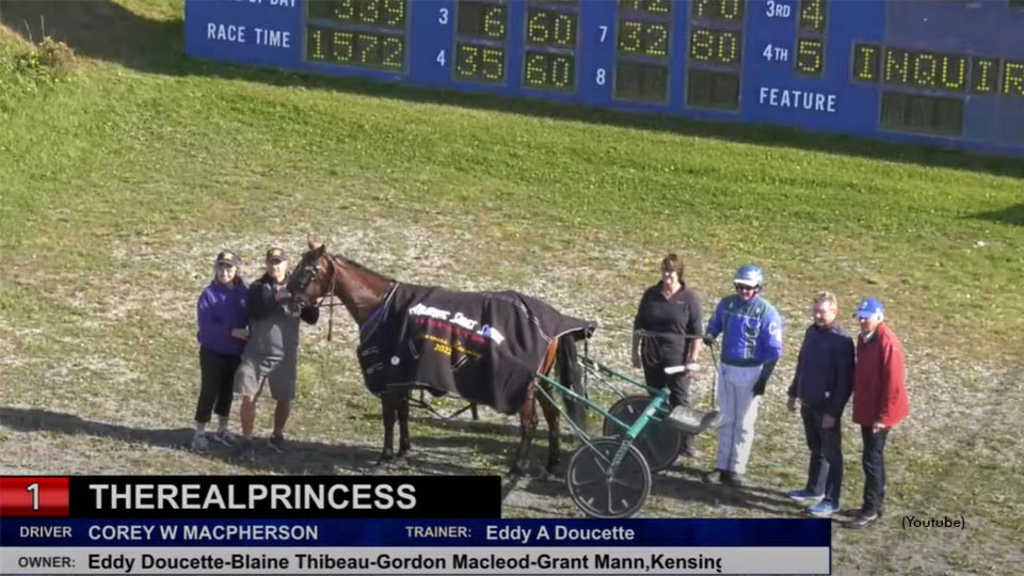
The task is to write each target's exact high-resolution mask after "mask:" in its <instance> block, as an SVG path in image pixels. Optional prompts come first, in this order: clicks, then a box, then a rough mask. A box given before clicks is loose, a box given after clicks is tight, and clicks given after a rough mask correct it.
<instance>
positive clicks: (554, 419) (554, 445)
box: [538, 382, 562, 476]
mask: <svg viewBox="0 0 1024 576" xmlns="http://www.w3.org/2000/svg"><path fill="white" fill-rule="evenodd" d="M540 385H541V386H543V387H544V391H545V392H547V393H548V396H551V397H552V398H553V397H554V396H553V395H552V393H553V392H554V390H553V389H552V387H551V385H550V384H548V383H547V382H541V384H540ZM538 401H539V402H540V408H541V410H542V411H543V412H544V420H545V421H546V422H547V424H548V465H547V468H546V470H547V473H548V474H550V475H552V476H557V475H558V471H557V468H558V464H559V462H560V461H561V459H562V449H561V446H560V441H561V434H559V430H558V414H559V412H558V408H556V407H555V406H554V405H552V404H551V401H550V400H548V399H547V397H541V398H538Z"/></svg>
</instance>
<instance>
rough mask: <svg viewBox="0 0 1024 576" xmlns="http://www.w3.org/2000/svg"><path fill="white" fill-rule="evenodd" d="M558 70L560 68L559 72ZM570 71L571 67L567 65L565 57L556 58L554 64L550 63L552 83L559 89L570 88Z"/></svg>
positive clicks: (567, 60)
mask: <svg viewBox="0 0 1024 576" xmlns="http://www.w3.org/2000/svg"><path fill="white" fill-rule="evenodd" d="M559 65H561V66H559ZM559 68H561V71H559ZM571 69H572V66H571V65H570V63H569V58H567V57H565V56H558V57H556V58H555V60H554V62H552V63H551V80H552V82H553V83H554V84H555V85H556V86H558V87H560V88H568V87H570V86H572V75H571V73H570V70H571Z"/></svg>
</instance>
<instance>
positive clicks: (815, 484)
mask: <svg viewBox="0 0 1024 576" xmlns="http://www.w3.org/2000/svg"><path fill="white" fill-rule="evenodd" d="M800 415H801V416H803V419H804V436H805V437H806V438H807V448H808V449H810V451H811V459H810V462H809V463H808V465H807V486H806V488H807V489H808V490H810V491H811V492H814V493H815V494H821V495H824V496H825V499H826V500H828V501H830V502H832V504H834V505H836V506H838V505H839V496H840V494H841V493H842V488H843V438H842V422H840V421H839V419H838V418H837V419H836V422H835V424H833V425H832V427H831V428H824V427H823V426H822V424H821V421H822V420H823V419H824V418H825V411H824V410H822V409H820V408H810V407H807V406H804V407H802V408H800Z"/></svg>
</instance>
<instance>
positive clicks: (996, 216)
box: [968, 162, 1024, 226]
mask: <svg viewBox="0 0 1024 576" xmlns="http://www.w3.org/2000/svg"><path fill="white" fill-rule="evenodd" d="M1022 163H1024V162H1022ZM968 217H969V218H978V219H980V220H988V221H989V222H997V223H999V224H1011V225H1013V226H1024V204H1014V205H1013V206H1009V207H1007V208H1004V209H1002V210H993V211H991V212H982V213H980V214H973V215H971V216H968Z"/></svg>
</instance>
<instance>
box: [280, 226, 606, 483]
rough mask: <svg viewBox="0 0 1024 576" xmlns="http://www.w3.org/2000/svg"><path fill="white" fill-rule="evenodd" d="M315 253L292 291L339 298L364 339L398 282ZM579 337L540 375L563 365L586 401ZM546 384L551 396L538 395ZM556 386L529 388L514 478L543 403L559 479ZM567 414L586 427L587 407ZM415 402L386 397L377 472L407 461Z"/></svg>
mask: <svg viewBox="0 0 1024 576" xmlns="http://www.w3.org/2000/svg"><path fill="white" fill-rule="evenodd" d="M307 241H308V244H309V250H308V251H307V252H305V253H304V254H303V255H302V259H301V260H300V261H299V262H298V263H297V264H296V267H295V271H294V272H293V273H292V275H291V278H290V280H289V282H288V286H287V288H288V291H289V292H291V294H292V296H293V298H295V299H296V300H297V301H298V302H300V303H301V304H302V305H306V306H309V305H319V302H322V301H323V299H324V298H325V297H327V296H328V295H332V294H333V295H334V296H336V297H337V298H338V299H339V300H341V302H342V303H343V304H344V306H345V308H346V309H348V311H349V314H351V316H352V319H353V320H354V321H355V322H356V324H357V325H358V326H359V330H360V335H361V337H362V335H363V329H364V328H366V327H367V325H368V323H369V322H371V320H372V317H373V315H374V313H375V312H376V311H377V310H378V309H379V308H380V307H381V306H382V304H383V303H384V300H385V297H386V295H387V294H388V292H389V290H390V289H391V288H392V287H393V286H394V285H395V284H397V281H396V280H395V279H393V278H388V277H385V276H383V275H381V274H378V273H377V272H374V271H372V270H369V269H367V268H366V267H364V266H362V265H360V264H358V263H356V262H353V261H351V260H348V259H345V258H342V257H340V256H336V255H332V254H330V253H328V252H327V251H326V247H325V246H324V245H323V244H317V243H315V242H314V241H313V238H312V237H310V238H309V239H308V240H307ZM575 338H576V337H575V336H574V335H573V334H565V335H563V336H561V337H559V338H556V339H553V340H552V342H551V344H550V346H549V347H548V348H547V353H546V354H545V356H544V359H543V362H542V363H541V366H540V368H539V372H540V373H541V374H544V375H545V376H549V375H550V373H551V371H552V369H553V368H554V367H555V365H556V363H557V364H558V372H559V376H560V380H559V382H560V383H561V384H563V385H565V387H566V389H568V390H572V391H573V392H574V393H576V394H578V395H579V396H581V397H586V391H585V390H584V389H583V382H582V379H581V373H582V372H581V368H580V367H579V366H578V365H577V364H576V360H575V353H576V342H575ZM537 385H540V386H541V388H543V390H544V392H545V393H546V394H541V395H539V398H538V394H537V393H536V386H537ZM552 388H553V387H552V386H551V384H550V383H548V382H545V381H544V380H543V379H540V378H536V379H534V380H533V381H532V382H531V383H530V385H529V388H528V392H527V396H526V401H525V402H524V403H523V405H522V408H520V409H519V410H518V414H519V424H520V442H519V448H518V450H517V452H516V454H515V455H514V457H513V460H512V464H511V467H510V469H509V474H510V475H520V474H522V473H524V471H525V469H526V467H527V466H528V464H529V450H530V445H531V443H532V442H533V436H534V434H535V431H536V427H537V413H536V404H537V403H538V401H539V404H540V406H541V409H542V411H543V413H544V418H545V420H546V421H547V425H548V462H547V468H546V469H547V471H548V473H551V474H556V475H557V474H558V472H557V471H556V467H557V466H558V464H559V461H560V447H559V414H560V411H559V409H558V408H557V407H556V406H555V405H553V404H552V402H551V400H550V398H554V395H553V394H552V392H553V390H552ZM562 397H563V401H564V403H565V404H566V408H567V414H568V416H569V418H571V419H572V421H573V422H574V423H576V424H577V426H580V427H583V426H585V421H586V410H587V406H586V404H585V403H584V402H581V401H579V400H575V399H573V398H571V397H570V395H567V394H563V395H562ZM409 398H410V388H409V387H402V388H397V389H389V390H388V391H386V392H384V393H382V394H380V400H381V412H382V416H383V423H384V448H383V451H382V452H381V456H380V459H379V460H378V461H377V463H376V465H375V466H374V468H375V469H379V468H381V467H385V466H388V465H391V464H393V463H398V462H401V461H403V460H404V459H405V457H406V456H407V454H408V452H409V450H410V449H411V447H412V443H411V441H410V438H409ZM396 420H397V422H398V425H399V445H398V454H397V456H396V455H395V453H394V448H393V446H394V425H395V422H396Z"/></svg>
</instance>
